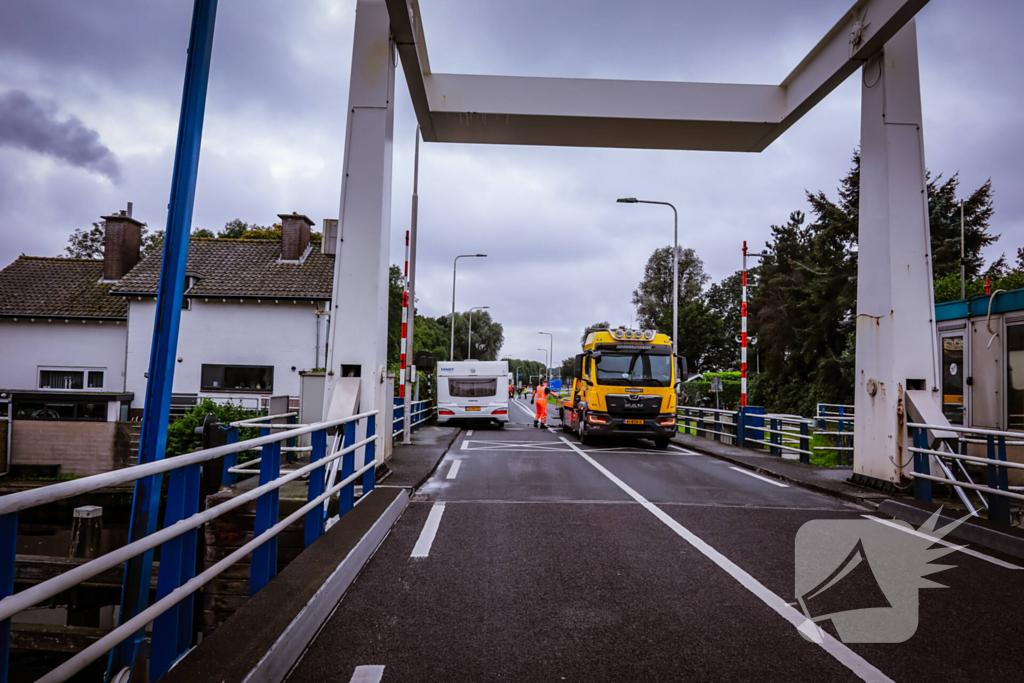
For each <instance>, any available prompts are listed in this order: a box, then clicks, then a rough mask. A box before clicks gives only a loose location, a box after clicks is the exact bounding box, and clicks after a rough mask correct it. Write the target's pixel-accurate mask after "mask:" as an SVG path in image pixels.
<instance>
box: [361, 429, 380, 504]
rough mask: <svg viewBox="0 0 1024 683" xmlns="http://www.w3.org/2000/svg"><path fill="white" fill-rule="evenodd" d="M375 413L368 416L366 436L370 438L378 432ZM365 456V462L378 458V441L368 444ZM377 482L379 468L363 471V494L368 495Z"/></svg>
mask: <svg viewBox="0 0 1024 683" xmlns="http://www.w3.org/2000/svg"><path fill="white" fill-rule="evenodd" d="M374 417H375V416H374V415H371V416H370V417H368V418H366V438H367V439H369V438H370V437H372V436H375V435H376V434H377V421H376V420H374ZM364 453H365V456H364V459H363V463H364V464H368V463H371V462H373V461H374V460H376V459H377V442H376V441H371V442H370V443H368V444H366V450H365V451H364ZM376 483H377V468H376V467H371V468H370V469H368V470H366V471H365V472H363V496H366V494H368V493H369V492H370V491H372V490H373V486H374V484H376Z"/></svg>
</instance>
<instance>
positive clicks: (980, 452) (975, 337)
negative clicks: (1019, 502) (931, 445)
mask: <svg viewBox="0 0 1024 683" xmlns="http://www.w3.org/2000/svg"><path fill="white" fill-rule="evenodd" d="M935 325H936V333H937V335H938V340H939V347H940V348H941V349H942V412H943V413H944V414H945V415H946V418H947V419H948V420H949V422H950V424H954V425H963V426H965V427H977V428H981V429H996V430H1005V431H1018V430H1019V431H1020V432H1021V437H1022V438H1021V443H1024V289H1015V290H1011V291H1009V292H1005V291H1002V290H996V291H995V292H993V293H992V294H990V295H986V294H983V295H980V296H975V297H972V298H969V299H960V300H957V301H947V302H944V303H941V304H937V305H936V306H935ZM966 445H967V454H968V455H977V456H979V457H985V452H984V451H985V445H984V444H983V443H970V442H968V443H967V444H966ZM1007 458H1008V459H1010V460H1013V461H1015V462H1024V445H1015V444H1012V443H1009V442H1008V443H1007ZM1009 475H1010V480H1011V481H1010V484H1011V485H1017V486H1020V485H1024V475H1022V474H1021V472H1020V471H1019V470H1010V471H1009ZM1015 479H1016V481H1015Z"/></svg>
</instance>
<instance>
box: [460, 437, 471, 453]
mask: <svg viewBox="0 0 1024 683" xmlns="http://www.w3.org/2000/svg"><path fill="white" fill-rule="evenodd" d="M468 445H469V441H468V440H466V439H463V440H462V445H461V446H459V450H460V451H464V450H466V446H468Z"/></svg>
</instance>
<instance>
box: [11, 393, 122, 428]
mask: <svg viewBox="0 0 1024 683" xmlns="http://www.w3.org/2000/svg"><path fill="white" fill-rule="evenodd" d="M14 418H15V419H17V420H78V421H89V422H106V420H107V404H106V402H103V401H69V400H67V399H63V398H60V399H54V400H52V401H48V400H42V401H40V400H34V401H15V402H14Z"/></svg>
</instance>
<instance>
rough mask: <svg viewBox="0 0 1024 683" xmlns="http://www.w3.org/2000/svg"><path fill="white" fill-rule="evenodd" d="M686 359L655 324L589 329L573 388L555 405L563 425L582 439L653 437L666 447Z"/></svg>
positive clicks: (575, 366)
mask: <svg viewBox="0 0 1024 683" xmlns="http://www.w3.org/2000/svg"><path fill="white" fill-rule="evenodd" d="M686 372H687V368H686V359H685V358H682V357H678V358H677V357H676V356H674V355H673V354H672V340H671V339H670V338H669V336H668V335H666V334H660V333H658V332H655V331H654V330H629V329H625V328H622V327H620V328H617V329H614V330H612V329H602V330H591V331H589V333H588V334H587V338H586V340H585V342H584V344H583V353H580V354H579V355H577V356H576V358H575V360H574V364H573V378H572V388H571V392H570V393H569V395H568V396H565V397H564V398H563V399H562V402H561V404H560V406H559V410H560V413H561V417H562V430H563V431H565V432H575V433H576V434H578V435H579V437H580V440H581V441H582V442H583V443H584V444H587V443H590V442H591V441H592V440H593V438H594V437H599V436H623V437H635V438H646V439H652V440H653V441H654V444H655V446H656V447H657V448H660V449H664V448H667V447H668V444H669V440H670V439H671V438H672V436H673V435H674V434H675V433H676V432H677V430H678V429H677V426H676V391H675V387H676V383H677V382H678V381H679V378H680V377H685V375H686Z"/></svg>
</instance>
